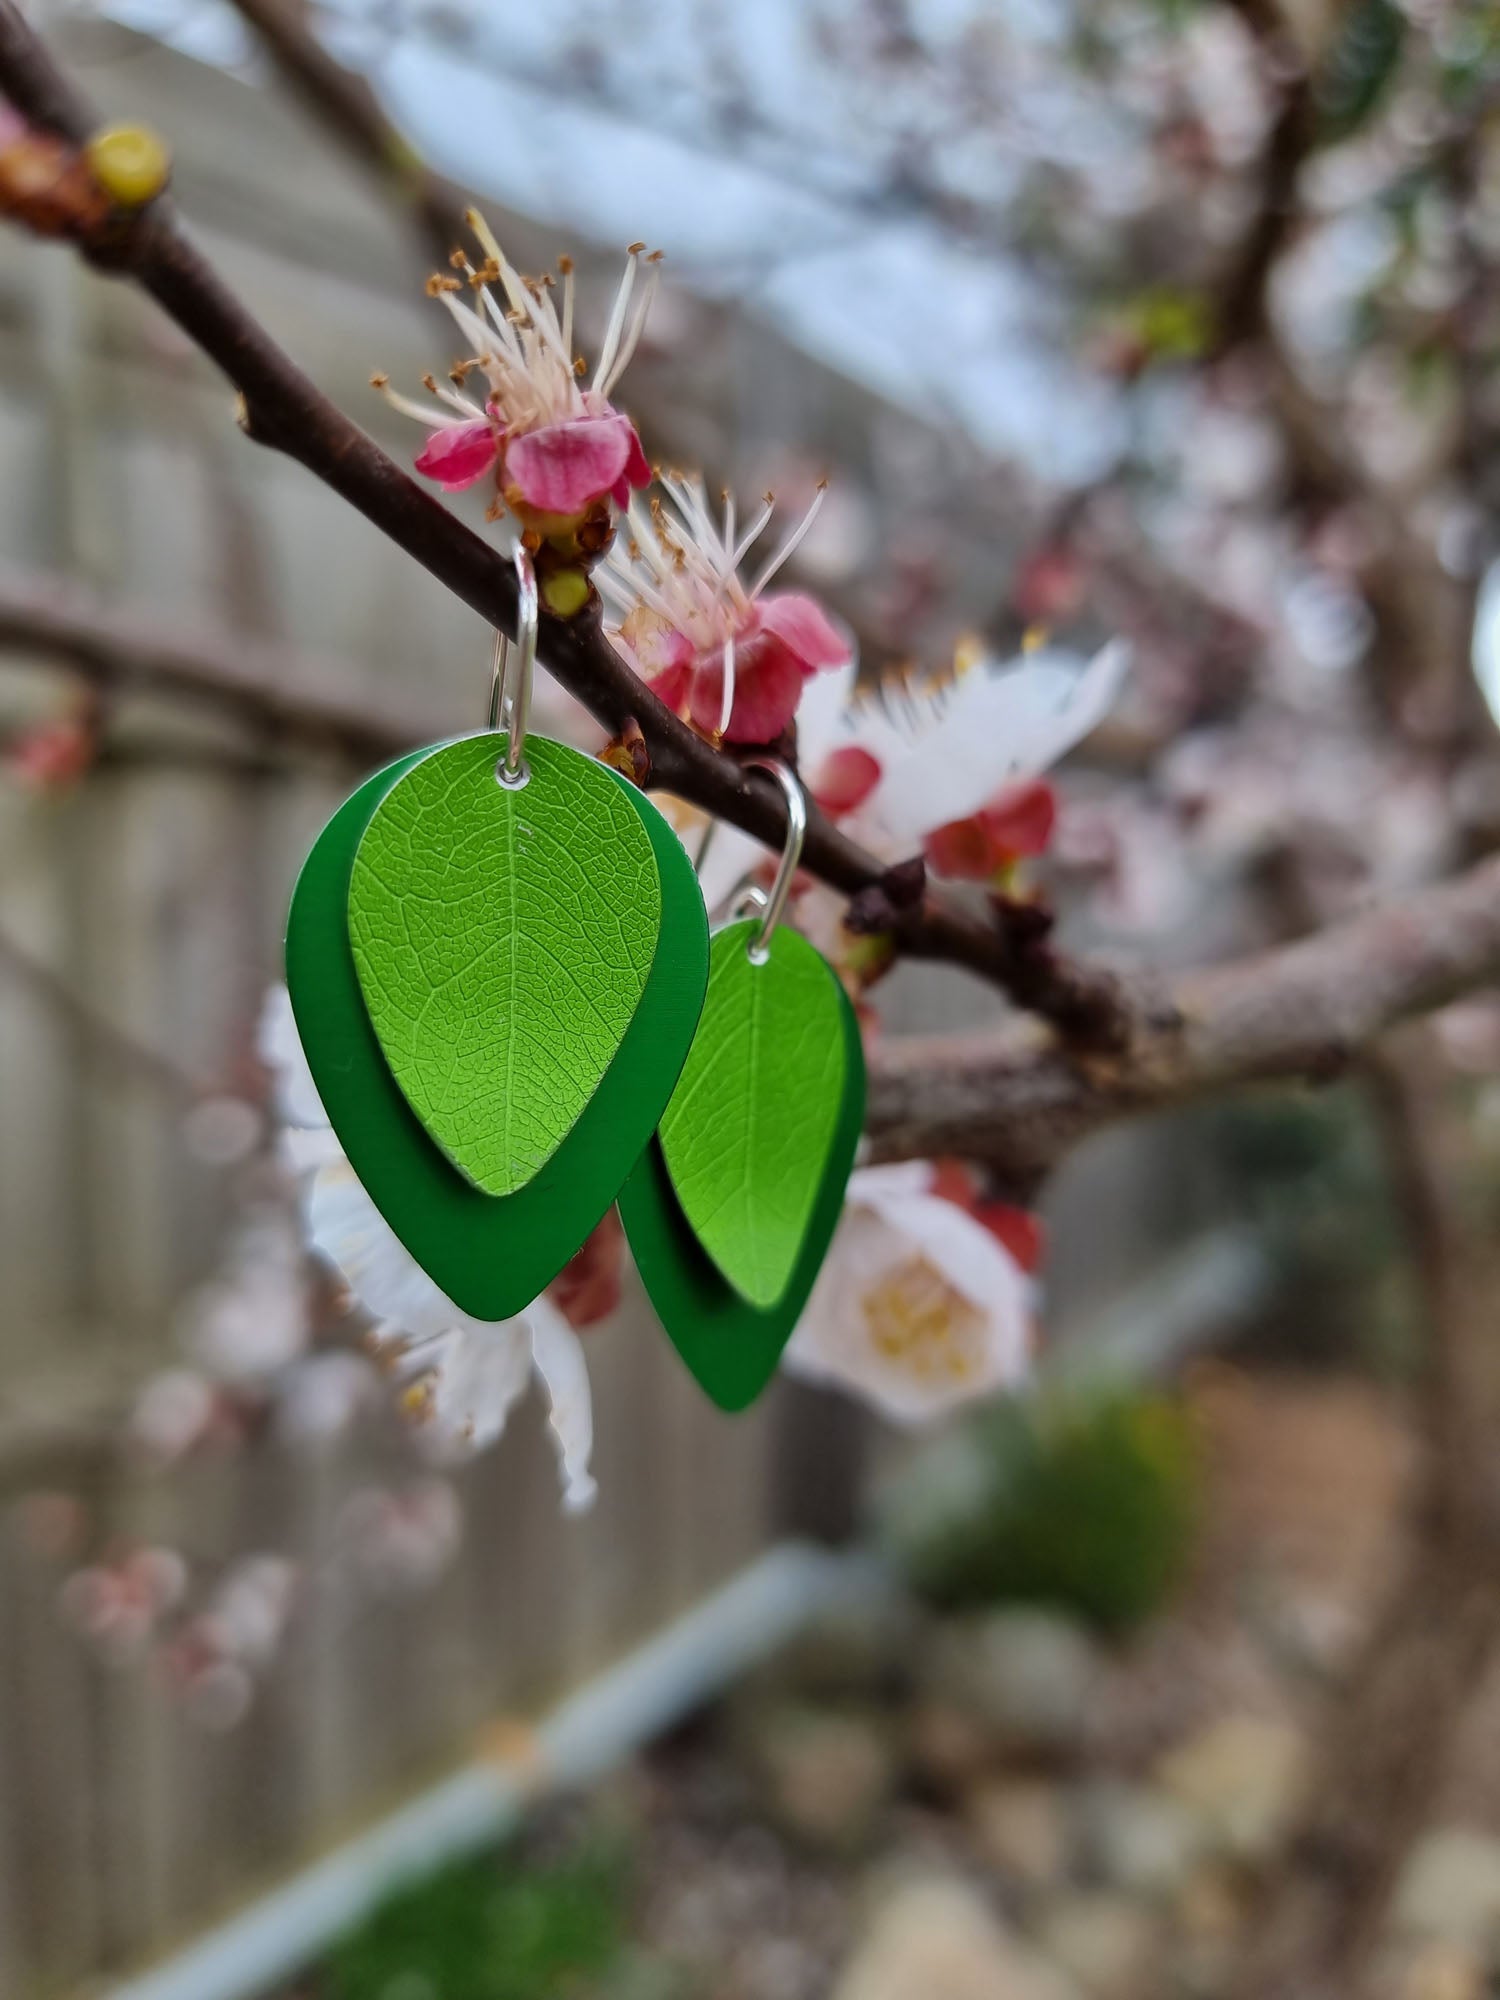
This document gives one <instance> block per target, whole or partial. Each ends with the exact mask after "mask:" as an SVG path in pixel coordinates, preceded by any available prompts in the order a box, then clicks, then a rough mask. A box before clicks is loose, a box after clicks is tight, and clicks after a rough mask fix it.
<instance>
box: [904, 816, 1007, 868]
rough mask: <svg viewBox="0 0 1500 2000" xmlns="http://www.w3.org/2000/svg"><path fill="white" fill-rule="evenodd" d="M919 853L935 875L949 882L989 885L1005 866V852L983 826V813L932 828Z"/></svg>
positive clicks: (952, 820) (951, 820)
mask: <svg viewBox="0 0 1500 2000" xmlns="http://www.w3.org/2000/svg"><path fill="white" fill-rule="evenodd" d="M922 852H923V853H924V854H925V855H926V857H927V865H928V867H929V868H930V869H931V870H932V872H933V874H934V875H942V876H945V877H946V878H947V880H948V881H950V882H988V881H989V879H990V877H991V876H992V875H994V874H995V873H996V872H997V870H999V869H1000V868H1002V867H1004V865H1005V862H1006V860H1007V859H1008V855H1007V851H1006V849H1005V848H1003V847H1002V846H1001V845H1000V843H999V841H997V840H996V839H995V837H994V835H993V834H992V833H991V832H990V830H989V828H988V827H987V826H986V825H985V823H984V815H983V814H982V813H970V814H969V816H968V818H967V819H950V820H949V821H948V823H947V825H946V826H939V827H934V828H933V830H932V832H931V833H929V834H927V835H926V836H925V837H924V839H923V841H922Z"/></svg>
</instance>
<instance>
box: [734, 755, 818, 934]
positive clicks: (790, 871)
mask: <svg viewBox="0 0 1500 2000" xmlns="http://www.w3.org/2000/svg"><path fill="white" fill-rule="evenodd" d="M745 769H746V770H747V771H769V772H770V774H771V776H772V777H773V778H774V779H775V780H776V782H777V784H778V785H780V787H781V790H782V796H783V797H784V798H785V799H786V845H785V847H784V848H783V849H782V853H781V866H780V867H779V868H778V869H777V871H776V880H775V882H774V883H773V884H772V885H771V893H770V895H769V896H768V895H766V893H765V891H764V890H762V889H757V890H754V891H752V892H747V895H746V897H745V898H744V899H743V900H744V901H746V902H748V903H749V905H750V907H751V908H757V907H758V908H759V911H760V923H759V924H758V925H757V927H756V932H755V935H754V937H753V938H751V940H750V946H749V957H750V963H751V964H752V965H764V964H765V962H766V960H767V959H768V958H769V957H770V955H771V934H772V932H773V931H774V930H775V928H776V926H777V925H778V924H779V923H780V922H781V918H782V913H783V912H784V911H785V909H786V905H787V898H788V897H789V896H790V895H791V893H792V883H793V881H794V880H795V878H796V874H797V869H798V866H799V865H800V863H801V860H802V843H803V841H804V840H805V839H806V838H807V798H806V795H805V794H804V792H803V790H802V782H801V780H800V779H799V778H798V776H797V774H796V772H795V771H794V770H793V769H792V767H791V765H790V764H785V763H783V762H782V760H781V759H780V758H779V757H747V758H746V759H745Z"/></svg>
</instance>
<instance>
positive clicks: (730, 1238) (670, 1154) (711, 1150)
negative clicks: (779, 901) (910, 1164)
mask: <svg viewBox="0 0 1500 2000" xmlns="http://www.w3.org/2000/svg"><path fill="white" fill-rule="evenodd" d="M755 930H756V926H755V923H754V922H753V921H751V922H747V923H739V924H731V925H729V926H728V928H727V929H725V930H722V931H719V932H717V933H716V934H715V936H714V939H713V942H712V943H711V945H710V946H709V970H708V994H707V997H706V998H705V1000H704V1002H703V1018H702V1020H701V1021H700V1022H699V1023H698V1033H697V1035H696V1036H695V1037H694V1040H693V1046H692V1050H691V1052H690V1053H689V1055H688V1059H687V1061H686V1063H685V1064H684V1065H683V1070H682V1077H681V1080H680V1081H679V1083H678V1085H677V1088H676V1090H675V1091H674V1092H673V1093H672V1101H671V1103H670V1104H669V1105H668V1106H667V1109H666V1112H665V1114H664V1116H663V1118H662V1121H661V1149H662V1155H663V1157H664V1158H665V1160H666V1163H667V1171H668V1173H669V1174H670V1175H671V1177H672V1186H673V1187H674V1188H675V1189H676V1191H677V1199H678V1202H679V1203H680V1205H681V1207H682V1212H683V1214H684V1215H685V1216H686V1217H687V1219H688V1221H689V1222H690V1223H691V1224H692V1226H693V1228H694V1230H695V1231H696V1232H697V1236H698V1240H699V1242H700V1243H701V1244H702V1245H703V1248H704V1249H705V1250H706V1251H707V1252H708V1254H709V1256H710V1257H711V1258H712V1259H713V1261H714V1263H715V1264H717V1265H718V1267H719V1269H720V1271H721V1272H722V1273H723V1275H724V1277H725V1278H726V1279H727V1280H728V1281H729V1283H730V1284H731V1285H733V1287H734V1288H735V1290H736V1291H737V1292H739V1293H740V1294H741V1295H742V1297H743V1298H744V1299H745V1300H746V1302H747V1303H748V1304H750V1305H752V1306H760V1307H762V1308H764V1307H767V1306H772V1305H774V1304H775V1303H776V1301H777V1300H778V1299H779V1298H780V1297H781V1295H782V1293H783V1292H784V1291H785V1290H786V1288H787V1286H788V1284H789V1283H790V1282H791V1277H792V1273H793V1271H794V1270H795V1269H796V1267H797V1259H798V1257H799V1255H800V1253H801V1249H802V1241H803V1238H804V1237H805V1236H806V1234H807V1229H808V1225H809V1222H810V1220H811V1217H812V1212H813V1209H814V1207H815V1205H816V1203H817V1200H818V1195H819V1191H820V1190H821V1188H822V1185H823V1176H824V1169H825V1167H826V1165H827V1162H828V1155H829V1149H830V1148H831V1146H832V1144H833V1138H834V1133H835V1131H836V1130H837V1127H838V1122H839V1113H840V1108H841V1105H842V1102H843V1094H844V1070H845V1054H844V1035H843V1032H842V1027H841V1022H840V1011H839V1000H840V988H839V984H838V981H837V979H835V977H834V976H833V973H832V972H831V971H830V970H829V967H828V964H827V961H826V960H825V959H823V958H822V957H820V955H819V954H818V953H817V952H816V951H815V950H814V949H813V947H812V946H811V945H810V944H809V943H808V942H807V940H806V938H804V937H801V936H799V935H798V934H797V932H795V931H791V930H786V929H784V928H783V929H780V930H778V931H776V932H775V934H774V935H773V937H772V939H771V943H770V949H769V954H768V956H767V958H766V959H765V961H764V962H763V963H756V962H755V961H754V960H753V959H752V958H751V957H750V953H749V949H748V947H749V945H750V944H751V942H752V941H753V939H754V936H755Z"/></svg>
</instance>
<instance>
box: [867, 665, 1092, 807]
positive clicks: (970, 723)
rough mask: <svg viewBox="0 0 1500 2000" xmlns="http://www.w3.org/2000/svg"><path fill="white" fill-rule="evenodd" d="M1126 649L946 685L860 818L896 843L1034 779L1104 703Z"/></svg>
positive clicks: (1019, 667)
mask: <svg viewBox="0 0 1500 2000" xmlns="http://www.w3.org/2000/svg"><path fill="white" fill-rule="evenodd" d="M1129 664H1130V649H1129V648H1128V647H1127V646H1123V645H1120V644H1112V645H1109V646H1106V647H1104V648H1103V650H1102V651H1101V652H1099V653H1097V654H1096V655H1095V656H1094V658H1093V659H1092V660H1091V661H1090V662H1089V663H1088V665H1087V666H1083V667H1080V666H1079V665H1078V664H1077V662H1076V660H1075V659H1074V656H1073V655H1071V654H1067V653H1035V654H1032V655H1030V656H1029V657H1028V658H1026V659H1025V660H1023V661H1021V662H1020V663H1019V664H1018V665H1016V666H1014V667H1011V668H1009V669H1007V670H1006V671H1004V672H1001V673H986V672H984V671H983V670H976V671H975V672H973V673H971V674H969V675H967V676H966V677H965V678H964V679H963V680H960V681H959V682H957V683H956V684H955V686H954V687H953V690H952V692H951V694H950V695H949V697H948V699H947V704H946V706H945V707H944V708H943V710H942V713H941V714H940V715H939V716H938V718H937V720H936V722H935V723H934V724H933V725H932V726H931V727H930V728H929V729H927V730H925V731H923V732H922V733H921V735H920V736H919V737H918V738H917V739H916V741H915V742H914V743H913V745H912V748H911V750H910V751H909V752H908V753H907V755H906V756H904V757H903V758H901V759H900V760H899V761H898V762H896V763H895V764H894V765H893V766H892V767H890V768H889V769H887V770H886V773H885V775H884V777H883V778H882V779H881V782H880V785H879V786H878V787H877V789H876V791H875V793H874V794H873V796H872V798H871V800H870V804H869V811H870V813H871V814H872V815H873V816H874V817H875V818H877V819H879V821H880V822H881V824H882V825H883V826H884V827H885V829H886V831H887V832H888V834H889V835H890V837H891V838H892V839H894V840H898V841H914V840H919V839H920V838H921V837H922V835H923V834H925V833H931V832H932V830H933V829H934V827H939V826H945V825H946V824H947V823H948V822H949V821H950V820H955V819H966V818H967V817H968V816H969V814H970V813H975V812H978V811H979V809H980V808H981V807H982V806H985V805H987V804H988V803H989V801H990V800H991V799H992V798H993V797H994V796H995V794H996V792H998V791H999V790H1000V788H1001V787H1002V786H1003V785H1004V784H1006V783H1007V782H1008V781H1009V780H1010V779H1012V778H1016V777H1034V776H1036V775H1037V774H1038V773H1039V772H1041V771H1045V770H1047V769H1048V767H1049V766H1050V765H1052V764H1054V763H1056V761H1057V760H1058V758H1059V757H1061V756H1062V755H1063V754H1064V752H1066V751H1068V750H1071V749H1072V747H1073V746H1074V744H1075V743H1079V742H1081V741H1082V740H1083V738H1084V737H1085V736H1087V735H1088V733H1089V732H1090V730H1092V729H1093V728H1094V727H1095V726H1096V724H1097V723H1098V722H1099V721H1100V720H1101V719H1102V718H1103V716H1104V715H1105V714H1106V712H1107V711H1108V709H1109V707H1110V704H1111V703H1112V702H1113V700H1114V698H1115V695H1116V693H1117V692H1118V690H1119V685H1120V682H1121V680H1122V679H1123V677H1124V674H1125V670H1126V668H1127V667H1128V666H1129Z"/></svg>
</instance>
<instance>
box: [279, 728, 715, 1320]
mask: <svg viewBox="0 0 1500 2000" xmlns="http://www.w3.org/2000/svg"><path fill="white" fill-rule="evenodd" d="M503 744H504V738H503V737H502V736H497V735H486V736H480V737H471V738H465V739H462V740H461V741H459V742H457V743H450V744H447V745H444V746H442V747H440V748H438V749H435V750H430V751H425V752H418V753H417V754H416V755H414V756H412V757H407V758H403V759H401V760H399V761H398V762H397V763H395V764H392V765H390V766H388V767H387V768H386V769H385V770H384V771H381V772H379V773H377V775H376V776H375V777H373V778H371V779H370V780H369V781H368V782H367V783H366V784H365V785H363V786H361V788H360V789H359V790H358V791H357V792H356V793H355V794H354V795H353V796H352V797H351V798H350V799H348V800H347V801H346V802H345V803H344V805H343V806H341V807H340V808H339V810H338V812H336V813H335V814H334V816H333V818H332V819H331V820H330V821H329V823H328V825H327V827H326V828H325V829H324V831H323V833H322V835H321V836H320V837H319V839H318V842H317V844H316V845H315V847H314V848H313V851H312V853H311V854H310V855H309V857H308V860H307V862H306V863H305V865H304V867H303V870H302V874H301V876H300V878H299V880H298V883H297V887H296V891H295V893H294V895H293V899H292V907H291V914H290V917H289V920H288V926H287V984H288V987H289V989H290V992H291V996H292V1006H293V1010H294V1012H295V1014H296V1017H297V1026H298V1029H299V1032H300V1033H301V1036H302V1041H303V1045H304V1047H305V1049H306V1052H307V1057H308V1061H309V1063H310V1065H311V1068H312V1072H313V1077H314V1079H315V1081H316V1083H317V1085H318V1089H319V1092H320V1094H321V1096H322V1098H323V1103H324V1107H325V1109H326V1110H327V1112H328V1116H329V1119H330V1121H331V1123H332V1125H333V1127H334V1130H335V1131H336V1132H337V1134H338V1136H339V1139H340V1141H341V1143H342V1145H343V1147H344V1150H345V1152H346V1153H347V1154H348V1157H349V1160H350V1163H351V1165H352V1166H353V1168H354V1171H355V1173H356V1174H357V1175H358V1176H359V1179H360V1181H361V1182H362V1183H363V1184H364V1186H365V1188H366V1190H367V1191H368V1193H369V1195H370V1197H371V1199H372V1200H373V1201H374V1203H375V1205H376V1206H377V1208H379V1209H380V1211H381V1213H382V1214H383V1215H384V1216H385V1218H386V1220H387V1222H389V1224H390V1225H391V1228H392V1229H393V1230H394V1231H395V1233H396V1235H397V1236H398V1237H399V1238H400V1239H401V1241H402V1242H403V1243H404V1244H405V1246H406V1248H407V1249H408V1250H409V1251H410V1252H411V1254H412V1255H413V1256H414V1257H415V1258H416V1260H417V1262H418V1263H419V1264H421V1266H422V1268H423V1269H424V1270H425V1271H426V1272H427V1273H428V1275H429V1276H430V1277H431V1278H432V1279H433V1281H434V1282H435V1283H436V1284H437V1285H438V1286H439V1287H440V1288H441V1289H442V1290H443V1291H444V1292H445V1293H446V1294H447V1296H448V1297H449V1298H451V1299H452V1300H453V1301H454V1303H455V1304H456V1305H458V1306H460V1307H462V1309H463V1310H464V1311H465V1312H467V1313H470V1314H472V1315H474V1316H475V1317H477V1318H480V1319H505V1318H509V1317H511V1316H512V1315H513V1314H515V1313H517V1312H519V1311H521V1310H522V1309H523V1308H524V1307H525V1306H526V1305H528V1304H529V1303H530V1302H531V1300H532V1299H533V1298H535V1297H536V1296H537V1294H538V1293H539V1292H541V1291H542V1290H543V1289H544V1288H545V1287H546V1285H547V1284H548V1283H549V1282H550V1281H551V1279H552V1278H553V1277H555V1276H556V1274H557V1272H558V1271H559V1270H561V1268H562V1266H563V1265H564V1264H565V1263H566V1262H567V1261H568V1259H569V1257H571V1256H572V1254H573V1252H574V1251H575V1250H576V1249H577V1248H578V1247H579V1245H580V1244H581V1243H582V1242H583V1240H584V1238H585V1237H586V1236H587V1235H588V1233H589V1231H590V1230H591V1229H592V1228H593V1227H594V1225H595V1224H596V1223H597V1222H598V1221H599V1219H600V1218H601V1216H603V1214H604V1213H605V1211H606V1210H607V1209H608V1207H609V1205H610V1203H611V1202H612V1201H613V1200H614V1198H615V1195H616V1193H617V1192H618V1190H619V1187H620V1184H621V1182H622V1181H623V1180H624V1178H625V1176H626V1174H627V1173H628V1172H629V1171H630V1169H631V1167H632V1166H633V1165H634V1163H635V1162H636V1160H637V1159H638V1158H639V1156H640V1154H641V1152H642V1150H643V1149H644V1148H645V1146H646V1145H647V1143H648V1141H649V1139H650V1136H651V1133H652V1131H653V1129H654V1128H655V1126H656V1124H657V1121H658V1119H659V1118H660V1116H661V1113H662V1109H663V1106H664V1105H665V1104H666V1102H667V1100H668V1098H669V1096H670V1094H671V1091H672V1088H673V1085H674V1083H675V1082H676V1080H677V1076H678V1073H679V1071H680V1069H681V1066H682V1063H683V1061H684V1058H685V1057H686V1055H687V1052H688V1048H689V1045H690V1043H691V1041H692V1037H693V1031H694V1029H695V1027H696V1025H697V1021H698V1015H699V1011H700V1009H701V1006H702V1001H703V994H704V986H705V981H706V977H707V969H708V936H707V922H706V919H705V916H704V911H703V900H702V897H701V895H700V894H699V890H698V885H697V881H696V879H695V877H694V875H693V871H692V868H691V865H690V864H689V862H688V860H687V857H686V855H685V854H684V852H683V849H682V846H681V844H680V842H679V841H678V839H677V837H676V835H675V834H674V833H673V832H672V830H671V828H670V827H669V826H668V825H667V823H666V821H665V820H663V819H662V817H661V815H660V814H659V813H658V812H657V810H656V808H655V807H654V806H652V805H651V804H650V802H649V801H648V800H646V799H645V798H643V797H642V796H641V795H640V794H639V793H638V792H636V791H635V790H634V788H633V787H631V786H630V785H628V784H627V783H626V782H625V781H624V780H623V779H622V778H620V777H618V776H617V775H616V774H615V773H614V772H612V771H610V770H608V769H607V768H605V767H604V766H602V765H600V764H597V763H595V762H593V761H592V760H591V759H589V758H586V757H583V756H580V755H579V754H578V753H577V752H576V751H573V750H570V749H568V748H566V747H565V746H564V745H562V744H557V743H552V742H549V741H547V740H546V739H539V738H536V737H532V738H531V739H529V741H528V743H527V760H528V765H529V771H530V776H529V780H528V782H527V783H526V784H525V785H524V786H523V787H520V788H518V789H509V788H507V787H506V786H504V785H502V784H501V783H499V782H498V780H497V776H496V763H497V756H498V754H499V751H500V750H501V749H502V748H503Z"/></svg>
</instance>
